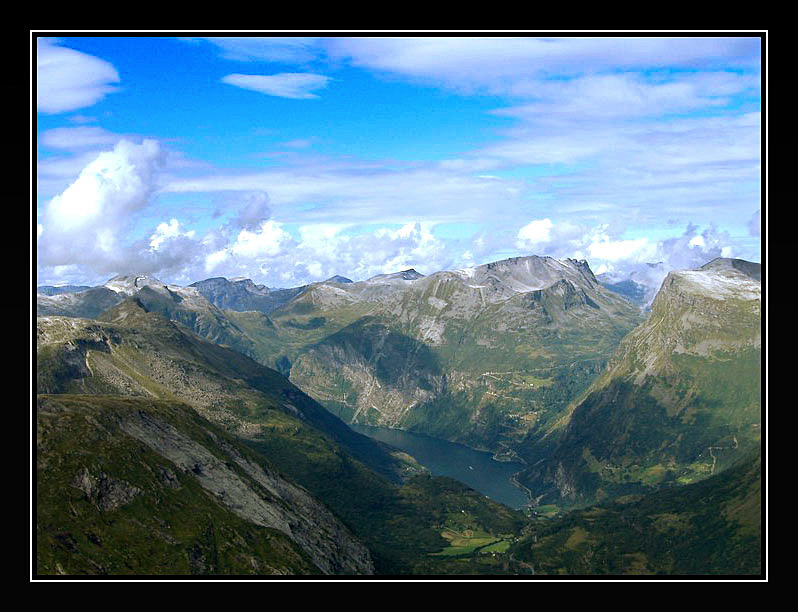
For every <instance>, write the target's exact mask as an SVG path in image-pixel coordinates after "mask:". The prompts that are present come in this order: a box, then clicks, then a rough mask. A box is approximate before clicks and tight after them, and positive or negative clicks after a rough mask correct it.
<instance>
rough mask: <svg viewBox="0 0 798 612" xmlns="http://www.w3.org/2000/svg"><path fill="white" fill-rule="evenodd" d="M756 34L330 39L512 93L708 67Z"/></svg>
mask: <svg viewBox="0 0 798 612" xmlns="http://www.w3.org/2000/svg"><path fill="white" fill-rule="evenodd" d="M759 48H760V40H759V38H734V37H732V38H720V37H718V38H715V37H709V38H700V37H684V38H657V37H645V38H635V39H630V38H610V37H589V38H579V37H568V38H510V37H496V38H477V37H464V38H457V37H446V38H436V37H424V38H387V37H386V38H365V37H363V38H336V39H332V40H329V41H327V52H328V54H329V55H330V57H332V58H333V59H337V60H348V61H349V62H350V63H352V64H353V65H355V66H361V67H365V68H370V69H374V70H380V71H386V72H390V73H393V74H397V75H402V76H405V77H410V78H415V79H425V80H429V81H433V82H435V83H439V84H443V85H446V86H449V87H452V88H455V89H459V90H462V91H466V92H472V91H474V90H475V89H476V90H486V91H489V92H492V93H515V94H516V95H517V93H520V92H516V91H515V90H516V89H518V88H519V87H520V86H522V85H523V84H524V82H523V81H524V79H531V78H541V77H545V76H548V75H552V74H556V75H578V74H592V73H596V72H600V71H608V70H618V69H627V70H628V69H633V68H640V67H645V68H651V67H665V66H685V67H702V68H706V67H712V66H714V65H716V64H728V63H729V62H732V63H748V62H750V59H751V57H758V55H759Z"/></svg>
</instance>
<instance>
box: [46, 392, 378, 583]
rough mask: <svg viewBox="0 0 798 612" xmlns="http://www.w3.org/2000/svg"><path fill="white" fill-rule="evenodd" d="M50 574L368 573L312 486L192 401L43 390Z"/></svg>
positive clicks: (365, 557) (358, 549) (366, 562)
mask: <svg viewBox="0 0 798 612" xmlns="http://www.w3.org/2000/svg"><path fill="white" fill-rule="evenodd" d="M36 456H37V488H36V490H37V571H38V572H39V573H41V574H56V573H66V574H80V573H108V574H125V573H132V574H139V575H140V574H160V573H166V574H182V573H210V574H216V573H234V574H240V573H258V574H262V573H280V574H282V573H311V574H312V573H349V574H368V573H372V572H373V564H372V561H371V558H370V555H369V552H368V550H367V549H366V548H365V547H364V546H363V545H362V544H361V543H360V542H358V541H357V540H356V539H355V538H354V536H352V534H351V533H350V532H349V531H348V530H347V529H346V528H345V527H344V526H343V525H342V524H341V523H340V522H339V521H338V520H337V519H336V518H335V517H334V516H333V515H332V514H331V513H330V512H329V511H328V510H327V509H326V508H324V507H323V506H322V505H321V504H319V503H318V502H317V501H315V500H314V499H313V498H312V497H311V496H310V495H309V494H308V493H307V491H304V490H303V489H301V488H300V487H297V486H296V485H293V484H291V483H290V482H287V481H286V480H285V479H284V478H281V477H280V476H279V475H278V474H277V473H276V472H275V471H274V469H273V468H271V467H270V466H268V465H266V464H264V462H263V460H262V458H260V456H258V455H257V454H254V453H252V452H251V451H249V450H247V449H246V448H245V447H243V446H242V445H241V444H240V442H238V441H236V439H235V438H233V437H232V436H230V435H229V434H227V433H226V432H224V431H223V430H221V429H219V428H218V427H215V426H214V425H212V424H211V423H209V422H208V421H206V420H205V419H202V418H201V417H199V416H198V415H197V414H196V412H194V410H193V409H192V408H191V407H189V406H187V405H184V404H179V403H176V402H171V401H170V402H164V401H158V400H152V399H144V398H117V397H109V396H73V395H55V396H52V395H50V396H44V395H42V396H39V398H38V414H37V455H36Z"/></svg>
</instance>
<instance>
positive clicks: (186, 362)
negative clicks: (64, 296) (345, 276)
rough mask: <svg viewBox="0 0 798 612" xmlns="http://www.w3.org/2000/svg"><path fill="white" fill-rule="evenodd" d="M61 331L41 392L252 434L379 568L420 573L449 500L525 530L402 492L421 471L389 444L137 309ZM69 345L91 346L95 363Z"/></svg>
mask: <svg viewBox="0 0 798 612" xmlns="http://www.w3.org/2000/svg"><path fill="white" fill-rule="evenodd" d="M129 306H130V305H128V306H127V307H129ZM118 314H119V312H116V313H109V316H108V317H107V318H108V319H111V320H113V319H115V318H116V316H117V315H118ZM56 323H64V324H65V325H66V324H67V323H70V326H69V327H68V328H66V329H65V330H63V331H61V332H58V333H62V334H63V339H62V341H61V342H52V343H50V344H42V345H40V347H39V360H38V366H39V367H38V372H37V374H38V381H39V386H40V389H41V390H46V391H48V392H51V393H52V392H56V393H64V392H72V393H74V392H78V393H87V392H88V393H100V394H107V393H113V394H120V393H125V391H126V390H127V391H129V392H139V393H140V394H144V393H148V394H149V393H152V394H156V395H157V396H158V397H161V398H163V399H165V400H168V401H178V398H179V399H180V400H181V401H192V400H195V401H197V402H200V403H201V404H202V406H200V410H201V412H202V413H203V414H206V415H207V416H209V417H210V418H212V419H213V420H215V421H216V422H217V423H219V424H220V425H222V426H225V427H227V428H228V430H230V431H234V432H238V433H240V432H241V431H242V430H243V431H245V432H247V435H246V441H245V443H246V444H247V445H248V446H249V447H250V448H251V449H252V450H253V451H254V452H256V453H257V454H258V455H260V456H261V457H267V458H268V462H269V463H270V464H271V465H273V466H274V467H276V468H277V470H279V472H280V473H281V474H283V475H285V476H286V477H288V478H289V479H291V480H293V481H295V482H298V483H300V484H301V485H302V486H304V487H305V488H306V489H308V490H309V491H310V493H311V494H312V495H313V496H314V497H316V498H317V499H319V500H320V501H322V502H323V503H324V504H325V505H326V506H327V507H328V508H330V509H331V510H332V511H333V512H334V513H335V514H336V515H337V516H338V517H339V518H340V519H342V521H343V522H344V523H345V524H346V525H347V526H348V527H349V528H350V529H351V531H352V532H353V533H355V535H356V536H357V537H359V538H360V539H361V540H362V541H364V542H365V543H366V544H367V545H368V546H369V548H370V549H371V550H372V552H373V557H374V561H375V566H376V569H377V571H378V572H381V573H389V574H399V573H410V572H413V571H415V570H414V568H416V566H417V565H418V563H419V561H420V560H425V559H426V556H427V554H428V553H430V552H435V551H438V550H441V549H443V548H445V547H446V546H447V542H446V540H444V539H443V538H442V537H441V535H440V528H439V527H438V524H439V523H441V517H440V514H441V512H444V511H445V508H447V507H448V506H447V504H448V505H451V506H452V507H457V508H461V509H462V508H467V509H468V510H469V513H470V514H471V515H473V516H474V517H477V518H475V520H478V521H479V522H480V524H481V525H482V528H483V529H485V530H487V531H490V532H492V533H498V532H501V533H505V532H508V531H510V532H511V531H513V529H515V530H516V531H517V530H519V529H520V526H521V523H522V522H523V519H522V516H521V515H520V514H519V513H516V512H513V511H511V510H509V509H507V508H504V507H502V506H500V505H499V504H497V503H495V502H491V501H490V500H487V499H486V498H485V497H484V496H482V495H480V494H477V493H475V492H474V491H472V490H470V489H468V488H467V487H464V486H462V485H459V484H454V483H452V482H449V481H447V479H439V478H430V477H427V476H421V477H420V480H419V479H411V480H410V481H409V482H408V483H406V484H404V485H399V484H398V483H397V480H396V474H397V470H405V473H404V474H402V475H403V476H407V475H408V474H411V473H413V471H414V470H415V471H417V465H414V463H413V462H412V461H406V460H397V459H396V458H394V457H393V456H392V454H391V452H390V451H389V450H388V448H387V447H386V446H384V445H382V444H381V443H378V442H376V441H373V440H371V439H370V438H367V437H365V436H361V435H360V434H356V433H355V432H353V431H352V430H350V429H349V428H348V427H346V426H345V425H344V424H343V423H341V422H340V421H339V420H338V419H337V418H336V417H334V416H333V415H332V414H330V413H329V412H328V411H327V410H325V409H324V408H323V407H321V406H320V405H318V404H316V403H315V402H314V401H313V400H312V399H310V398H309V397H308V396H306V395H305V394H304V393H302V392H301V391H300V390H299V389H298V388H297V387H295V386H294V385H293V384H291V383H290V382H289V381H288V380H287V379H285V378H284V377H282V376H281V375H279V374H278V373H277V372H274V371H273V370H269V369H267V368H264V367H263V366H261V365H259V364H257V363H255V362H253V361H252V360H250V359H248V358H246V357H244V356H242V355H240V354H238V353H235V352H234V351H230V350H229V349H225V348H223V347H219V346H215V345H213V344H210V343H208V342H205V341H203V340H201V339H199V338H196V337H194V336H192V335H191V334H188V333H186V332H185V331H181V330H180V329H179V328H178V327H176V326H174V325H173V324H171V323H169V322H167V321H165V320H164V319H163V318H162V317H160V316H159V315H156V314H153V313H144V312H143V311H140V309H133V310H132V311H131V312H130V313H129V315H128V317H126V318H125V319H123V320H122V321H117V322H116V323H109V322H102V323H98V322H91V321H75V320H71V321H55V322H53V324H56ZM72 325H77V326H78V327H79V328H80V329H79V330H78V331H75V330H74V328H73V327H72ZM55 333H56V332H53V334H55ZM101 336H102V337H105V338H107V343H104V342H102V341H101V340H99V339H98V338H100V337H101ZM107 345H110V347H111V348H110V349H107V348H106V346H107ZM74 346H78V347H84V348H85V347H92V348H88V359H86V357H85V356H83V357H81V355H84V354H83V353H82V352H81V351H80V350H75V349H74ZM68 347H71V349H72V350H68ZM64 355H69V356H70V359H71V361H70V359H66V358H65V357H64ZM153 359H154V360H153ZM86 363H88V364H90V365H91V366H92V367H91V370H88V369H86V366H85V364H86ZM110 365H114V366H115V367H116V369H115V370H111V369H110V368H109V366H110ZM100 366H104V367H100ZM167 366H168V369H164V368H167ZM108 372H111V373H113V374H114V376H116V375H117V374H119V373H122V374H125V376H127V378H126V379H125V380H124V381H123V382H125V384H122V383H121V382H119V381H120V379H118V378H113V377H111V376H110V375H109V377H108V378H106V379H103V377H102V375H103V373H108ZM183 378H186V380H183ZM131 382H132V383H135V384H136V385H137V386H133V385H132V384H130V385H129V383H131ZM126 385H128V386H126ZM286 405H289V408H287V407H286ZM294 411H296V414H295V413H294ZM231 413H232V414H231ZM299 415H301V417H300V416H299ZM228 417H229V418H228ZM242 426H243V427H242ZM375 470H376V471H375ZM389 476H390V477H389ZM420 487H421V488H422V490H423V494H421V493H419V492H418V491H419V490H420ZM441 508H443V509H441ZM56 512H58V513H63V508H60V509H58V510H56ZM510 525H514V526H515V527H511V526H510ZM134 571H135V570H134Z"/></svg>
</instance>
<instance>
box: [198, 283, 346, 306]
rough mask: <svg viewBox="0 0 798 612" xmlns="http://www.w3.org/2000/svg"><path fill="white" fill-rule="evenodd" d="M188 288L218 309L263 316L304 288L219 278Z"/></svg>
mask: <svg viewBox="0 0 798 612" xmlns="http://www.w3.org/2000/svg"><path fill="white" fill-rule="evenodd" d="M331 282H341V281H331ZM350 282H351V281H350ZM190 286H191V287H194V288H196V289H197V291H199V292H200V293H201V294H202V295H203V296H204V297H205V298H206V299H207V300H208V301H209V302H211V303H212V304H213V305H214V306H217V307H218V308H225V309H229V310H238V311H246V310H256V311H258V312H263V313H265V314H269V313H271V312H273V311H275V310H276V309H277V308H279V307H280V306H282V305H283V304H285V303H286V302H288V301H289V300H290V299H291V298H293V297H295V296H297V295H299V294H300V293H302V291H304V290H305V287H304V286H302V287H294V288H290V289H269V288H268V287H266V286H265V285H256V284H255V283H254V282H252V280H251V279H248V278H247V279H242V280H228V279H226V278H221V277H217V278H209V279H206V280H202V281H198V282H196V283H192V284H191V285H190Z"/></svg>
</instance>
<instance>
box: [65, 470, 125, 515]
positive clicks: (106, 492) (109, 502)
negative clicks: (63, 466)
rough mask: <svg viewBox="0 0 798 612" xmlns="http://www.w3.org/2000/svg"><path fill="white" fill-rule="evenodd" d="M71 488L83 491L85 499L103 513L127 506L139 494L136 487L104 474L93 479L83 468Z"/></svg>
mask: <svg viewBox="0 0 798 612" xmlns="http://www.w3.org/2000/svg"><path fill="white" fill-rule="evenodd" d="M72 486H73V487H75V488H77V489H80V490H81V491H83V493H84V494H85V495H86V499H89V500H91V501H92V502H93V503H95V504H96V505H97V507H98V508H100V510H103V511H104V512H111V511H113V510H116V509H117V508H119V507H120V506H124V505H125V504H128V503H129V502H130V501H132V500H133V498H134V497H136V496H137V495H138V494H139V493H141V489H139V488H138V487H134V486H133V485H131V484H130V483H127V482H125V481H124V480H117V479H116V478H113V477H112V476H109V475H108V474H106V473H103V474H101V475H100V477H99V478H97V477H94V476H92V475H91V474H90V473H89V470H88V468H85V467H84V468H83V470H81V471H80V472H78V474H77V475H76V476H75V480H73V481H72Z"/></svg>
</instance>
